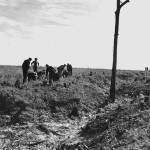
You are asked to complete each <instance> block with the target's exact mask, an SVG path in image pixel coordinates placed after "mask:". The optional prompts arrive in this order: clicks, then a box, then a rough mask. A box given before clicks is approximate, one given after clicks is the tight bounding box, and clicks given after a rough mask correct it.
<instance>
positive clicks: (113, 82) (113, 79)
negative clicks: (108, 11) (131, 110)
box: [110, 0, 129, 102]
mask: <svg viewBox="0 0 150 150" xmlns="http://www.w3.org/2000/svg"><path fill="white" fill-rule="evenodd" d="M128 2H129V0H126V1H124V2H123V3H121V1H120V0H117V9H116V12H115V34H114V47H113V64H112V75H111V86H110V98H111V102H114V101H115V90H116V87H115V86H116V68H117V45H118V31H119V16H120V10H121V8H122V6H124V5H125V4H126V3H128Z"/></svg>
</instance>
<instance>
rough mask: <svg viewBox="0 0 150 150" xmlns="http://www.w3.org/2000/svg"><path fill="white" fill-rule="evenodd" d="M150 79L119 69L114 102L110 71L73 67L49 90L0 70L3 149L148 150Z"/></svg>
mask: <svg viewBox="0 0 150 150" xmlns="http://www.w3.org/2000/svg"><path fill="white" fill-rule="evenodd" d="M40 69H41V70H42V69H43V68H42V67H41V68H40ZM149 75H150V74H149V73H148V77H147V78H145V72H144V71H122V70H119V71H118V72H117V83H116V85H117V89H116V94H117V95H116V102H115V103H113V104H111V103H109V87H110V77H111V71H110V70H105V69H82V68H81V69H79V68H74V69H73V76H71V77H67V78H63V79H60V81H58V82H55V83H54V86H53V87H50V86H48V85H45V84H44V81H43V80H37V81H31V82H30V83H28V84H26V85H22V83H21V82H22V72H21V67H19V66H0V149H8V150H9V149H10V150H11V149H15V150H27V149H34V150H48V149H50V150H99V149H101V150H112V149H115V150H116V149H118V150H124V149H130V150H131V149H132V150H133V149H145V150H147V149H150V144H149V143H150V123H149V120H150V97H149V95H150V77H149ZM17 80H19V81H21V82H20V83H19V85H18V84H17V85H16V81H17ZM140 93H141V94H140Z"/></svg>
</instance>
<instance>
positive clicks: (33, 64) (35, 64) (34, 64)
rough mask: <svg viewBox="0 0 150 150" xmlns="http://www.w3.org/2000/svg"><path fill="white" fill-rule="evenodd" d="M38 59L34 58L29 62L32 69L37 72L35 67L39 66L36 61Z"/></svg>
mask: <svg viewBox="0 0 150 150" xmlns="http://www.w3.org/2000/svg"><path fill="white" fill-rule="evenodd" d="M37 60H38V59H37V58H35V59H34V61H33V62H32V63H31V65H32V66H33V71H34V72H36V73H37V67H38V66H39V62H38V61H37Z"/></svg>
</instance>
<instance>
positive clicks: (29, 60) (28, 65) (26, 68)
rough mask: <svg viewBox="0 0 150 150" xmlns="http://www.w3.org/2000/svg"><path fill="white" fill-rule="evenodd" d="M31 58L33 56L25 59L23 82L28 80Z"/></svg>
mask: <svg viewBox="0 0 150 150" xmlns="http://www.w3.org/2000/svg"><path fill="white" fill-rule="evenodd" d="M31 60H32V58H29V59H26V60H24V62H23V64H22V71H23V83H25V82H26V80H27V76H28V70H29V68H30V62H31Z"/></svg>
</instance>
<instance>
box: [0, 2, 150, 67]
mask: <svg viewBox="0 0 150 150" xmlns="http://www.w3.org/2000/svg"><path fill="white" fill-rule="evenodd" d="M149 6H150V1H149V0H131V2H130V3H128V4H126V6H124V7H123V8H122V10H121V15H120V17H121V18H120V31H119V43H118V68H119V69H144V67H145V66H148V67H150V55H149V51H150V42H149V40H150V21H149V14H150V9H149ZM115 9H116V0H32V1H31V0H0V49H1V58H0V64H2V65H21V64H22V62H23V60H24V59H27V58H28V57H32V58H33V59H34V58H35V57H37V58H38V59H39V62H40V64H41V65H42V66H44V65H45V64H46V63H47V64H49V65H52V66H58V65H61V64H64V63H68V62H69V63H71V64H72V65H73V67H92V68H93V67H94V68H111V67H112V52H113V35H114V24H115V16H114V12H115Z"/></svg>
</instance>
